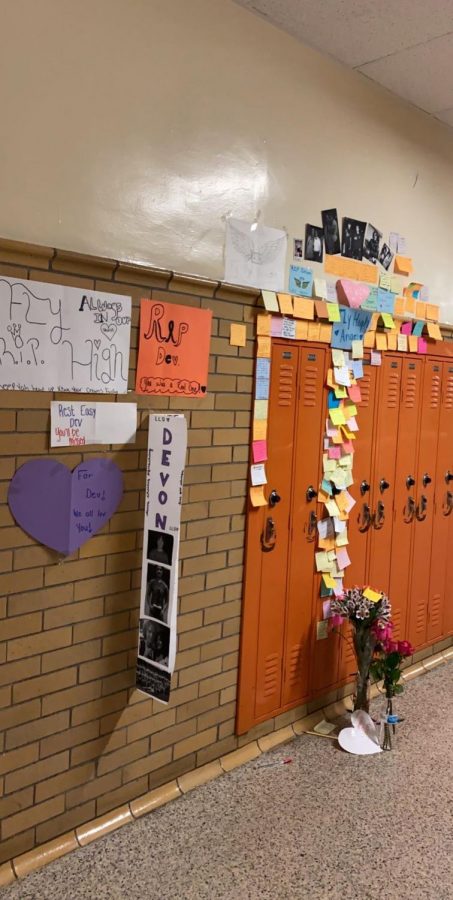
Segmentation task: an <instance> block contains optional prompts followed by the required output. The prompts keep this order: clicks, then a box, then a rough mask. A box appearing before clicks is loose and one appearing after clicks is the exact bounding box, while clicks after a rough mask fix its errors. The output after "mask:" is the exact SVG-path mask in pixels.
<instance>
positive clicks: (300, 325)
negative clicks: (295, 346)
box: [296, 319, 308, 341]
mask: <svg viewBox="0 0 453 900" xmlns="http://www.w3.org/2000/svg"><path fill="white" fill-rule="evenodd" d="M307 338H308V322H303V321H302V320H300V319H299V320H298V321H296V340H298V341H306V340H307Z"/></svg>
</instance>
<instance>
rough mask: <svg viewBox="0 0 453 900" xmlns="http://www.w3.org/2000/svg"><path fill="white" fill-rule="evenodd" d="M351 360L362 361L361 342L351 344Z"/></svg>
mask: <svg viewBox="0 0 453 900" xmlns="http://www.w3.org/2000/svg"><path fill="white" fill-rule="evenodd" d="M352 358H353V359H363V341H353V342H352Z"/></svg>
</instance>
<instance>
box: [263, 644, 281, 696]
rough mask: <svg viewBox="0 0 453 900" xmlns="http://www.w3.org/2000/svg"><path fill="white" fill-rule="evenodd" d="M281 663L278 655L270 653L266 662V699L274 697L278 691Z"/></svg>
mask: <svg viewBox="0 0 453 900" xmlns="http://www.w3.org/2000/svg"><path fill="white" fill-rule="evenodd" d="M279 669H280V661H279V657H278V654H277V653H270V654H269V656H267V657H266V659H265V661H264V690H263V694H264V696H265V697H272V695H273V694H275V692H276V690H277V685H278V675H279Z"/></svg>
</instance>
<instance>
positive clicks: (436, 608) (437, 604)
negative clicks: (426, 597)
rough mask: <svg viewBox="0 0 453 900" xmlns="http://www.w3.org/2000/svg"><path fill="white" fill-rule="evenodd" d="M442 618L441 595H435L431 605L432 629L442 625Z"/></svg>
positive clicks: (430, 620) (430, 622) (430, 619)
mask: <svg viewBox="0 0 453 900" xmlns="http://www.w3.org/2000/svg"><path fill="white" fill-rule="evenodd" d="M441 618H442V604H441V595H440V594H434V597H431V603H430V605H429V624H430V627H431V628H438V627H439V626H440V624H441Z"/></svg>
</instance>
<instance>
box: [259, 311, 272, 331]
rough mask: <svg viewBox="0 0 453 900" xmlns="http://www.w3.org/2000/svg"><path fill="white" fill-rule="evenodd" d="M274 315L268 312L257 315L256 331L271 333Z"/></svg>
mask: <svg viewBox="0 0 453 900" xmlns="http://www.w3.org/2000/svg"><path fill="white" fill-rule="evenodd" d="M271 322H272V316H268V315H267V314H266V313H259V315H257V317H256V333H257V334H260V335H268V336H269V335H270V333H271Z"/></svg>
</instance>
